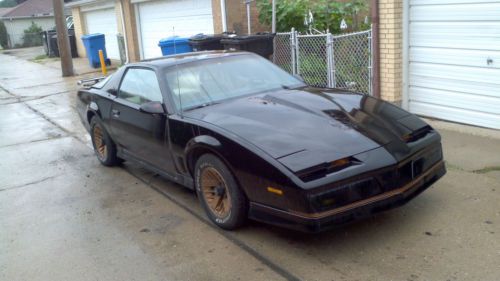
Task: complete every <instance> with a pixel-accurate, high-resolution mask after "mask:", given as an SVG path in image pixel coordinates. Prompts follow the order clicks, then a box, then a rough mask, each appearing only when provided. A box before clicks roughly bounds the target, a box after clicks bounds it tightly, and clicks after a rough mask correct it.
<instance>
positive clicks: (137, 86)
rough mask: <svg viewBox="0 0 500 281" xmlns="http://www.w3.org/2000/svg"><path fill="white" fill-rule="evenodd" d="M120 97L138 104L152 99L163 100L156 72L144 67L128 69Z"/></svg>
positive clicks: (121, 86)
mask: <svg viewBox="0 0 500 281" xmlns="http://www.w3.org/2000/svg"><path fill="white" fill-rule="evenodd" d="M118 97H120V98H122V99H124V100H127V101H129V102H132V103H135V104H138V105H141V104H143V103H146V102H150V101H159V102H161V101H163V98H162V95H161V91H160V86H159V84H158V79H157V78H156V74H155V72H154V71H152V70H149V69H142V68H130V69H129V70H127V73H125V77H124V78H123V81H122V83H121V85H120V91H119V93H118Z"/></svg>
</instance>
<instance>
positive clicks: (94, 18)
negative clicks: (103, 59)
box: [84, 8, 120, 59]
mask: <svg viewBox="0 0 500 281" xmlns="http://www.w3.org/2000/svg"><path fill="white" fill-rule="evenodd" d="M84 18H85V23H86V28H87V30H86V31H87V34H92V33H102V34H104V36H105V37H104V38H105V40H106V54H107V56H108V58H111V59H120V52H119V49H118V39H117V38H116V35H117V33H118V29H117V23H116V15H115V10H114V9H113V8H111V9H102V10H93V11H88V12H85V13H84Z"/></svg>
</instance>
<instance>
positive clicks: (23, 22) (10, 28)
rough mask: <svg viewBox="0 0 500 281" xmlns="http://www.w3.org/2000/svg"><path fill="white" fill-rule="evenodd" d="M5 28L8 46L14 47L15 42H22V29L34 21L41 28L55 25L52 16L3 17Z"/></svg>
mask: <svg viewBox="0 0 500 281" xmlns="http://www.w3.org/2000/svg"><path fill="white" fill-rule="evenodd" d="M3 22H4V24H5V28H6V29H7V34H8V35H9V40H10V41H9V42H10V46H11V47H14V46H15V45H16V44H19V45H22V44H23V35H24V30H25V29H27V28H29V27H30V26H31V23H32V22H34V23H35V24H37V25H38V26H40V27H41V28H42V30H47V29H52V28H54V26H55V22H54V17H45V18H29V19H12V20H9V19H4V20H3Z"/></svg>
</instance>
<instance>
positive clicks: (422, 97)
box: [411, 87, 500, 114]
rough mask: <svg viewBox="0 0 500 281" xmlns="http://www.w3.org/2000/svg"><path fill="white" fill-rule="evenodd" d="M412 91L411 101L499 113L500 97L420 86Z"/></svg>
mask: <svg viewBox="0 0 500 281" xmlns="http://www.w3.org/2000/svg"><path fill="white" fill-rule="evenodd" d="M412 93H413V94H412V97H411V98H412V102H418V103H426V104H435V105H440V106H448V107H454V108H458V109H463V110H474V111H478V112H484V113H491V114H500V99H499V98H498V97H488V96H479V95H476V94H470V93H458V92H450V91H442V90H436V89H429V88H422V87H418V88H413V89H412Z"/></svg>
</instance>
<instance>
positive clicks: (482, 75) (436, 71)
mask: <svg viewBox="0 0 500 281" xmlns="http://www.w3.org/2000/svg"><path fill="white" fill-rule="evenodd" d="M409 70H410V73H411V74H412V75H417V76H422V77H427V78H441V79H447V80H457V81H465V82H477V83H486V84H490V83H492V84H497V85H500V79H499V78H498V77H500V69H499V68H472V67H466V66H456V65H440V64H428V63H411V64H410V67H409Z"/></svg>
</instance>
